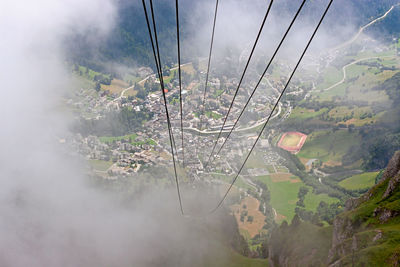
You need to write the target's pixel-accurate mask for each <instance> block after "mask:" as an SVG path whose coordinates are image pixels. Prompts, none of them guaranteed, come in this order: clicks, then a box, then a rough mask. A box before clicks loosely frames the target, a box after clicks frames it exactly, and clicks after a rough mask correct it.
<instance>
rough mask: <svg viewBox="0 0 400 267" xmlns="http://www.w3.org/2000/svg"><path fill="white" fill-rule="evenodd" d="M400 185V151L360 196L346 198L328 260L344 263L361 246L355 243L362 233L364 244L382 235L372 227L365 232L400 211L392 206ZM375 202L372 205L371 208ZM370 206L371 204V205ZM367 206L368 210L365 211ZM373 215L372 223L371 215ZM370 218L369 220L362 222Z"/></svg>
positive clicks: (334, 223) (334, 224) (376, 240)
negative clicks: (379, 179)
mask: <svg viewBox="0 0 400 267" xmlns="http://www.w3.org/2000/svg"><path fill="white" fill-rule="evenodd" d="M399 187H400V151H397V152H396V153H395V154H394V156H393V157H392V159H391V160H390V162H389V164H388V166H387V169H386V171H385V172H384V174H383V177H382V180H381V181H380V182H379V184H377V185H376V186H374V187H373V188H371V189H370V190H369V191H368V192H367V193H365V194H364V195H363V196H361V197H360V198H353V199H349V200H348V201H347V202H346V211H345V212H344V213H343V214H340V215H338V216H337V217H336V218H335V220H334V222H333V236H332V247H331V249H330V250H329V255H328V264H330V266H343V265H346V262H344V261H345V260H346V259H347V260H348V258H349V257H350V255H352V254H353V256H354V254H357V250H360V249H362V248H360V247H358V246H357V241H356V238H357V237H358V236H363V238H364V240H363V243H364V244H363V246H364V248H365V247H368V246H369V245H373V244H376V242H380V241H382V239H384V233H383V232H382V230H380V229H375V234H374V235H372V236H368V234H366V233H367V232H368V231H370V230H371V229H374V227H380V225H382V226H384V224H385V223H387V222H389V221H390V220H391V219H393V218H395V217H397V216H400V211H399V210H396V209H392V207H394V206H396V205H393V204H395V203H396V204H397V201H399V199H398V197H397V195H394V194H395V193H396V192H397V193H398V189H399ZM374 206H376V207H375V209H372V208H373V207H374ZM371 207H372V208H371ZM365 210H367V212H366V211H365ZM371 217H372V218H374V220H375V223H373V224H372V225H370V224H371V222H370V218H371ZM367 220H369V223H367V224H366V223H365V222H366V221H367Z"/></svg>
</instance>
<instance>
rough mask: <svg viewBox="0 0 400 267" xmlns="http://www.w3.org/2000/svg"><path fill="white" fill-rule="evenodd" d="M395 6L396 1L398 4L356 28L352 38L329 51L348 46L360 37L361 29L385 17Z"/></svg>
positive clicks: (399, 4)
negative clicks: (356, 30)
mask: <svg viewBox="0 0 400 267" xmlns="http://www.w3.org/2000/svg"><path fill="white" fill-rule="evenodd" d="M396 6H400V3H398V4H396V5H393V6H392V7H391V8H390V9H389V10H388V11H386V13H385V14H383V15H382V16H380V17H379V18H376V19H374V20H373V21H371V22H370V23H368V24H366V25H364V26H362V27H361V28H360V29H359V30H358V32H357V33H356V35H354V36H353V38H351V39H350V40H348V41H346V42H344V43H343V44H341V45H339V46H337V47H334V48H333V49H331V51H334V50H339V49H342V48H343V47H345V46H348V45H349V44H351V43H353V42H354V41H355V40H357V39H358V37H360V35H361V33H363V31H364V30H365V29H366V28H368V27H369V26H371V25H373V24H375V23H376V22H377V21H380V20H382V19H384V18H386V16H387V15H389V13H390V12H392V10H393V9H394V8H395V7H396Z"/></svg>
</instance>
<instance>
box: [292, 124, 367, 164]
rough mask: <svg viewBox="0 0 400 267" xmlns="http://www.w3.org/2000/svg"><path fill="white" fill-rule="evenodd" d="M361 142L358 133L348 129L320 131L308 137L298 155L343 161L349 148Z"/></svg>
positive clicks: (322, 159) (324, 160) (325, 160)
mask: <svg viewBox="0 0 400 267" xmlns="http://www.w3.org/2000/svg"><path fill="white" fill-rule="evenodd" d="M359 142H360V138H358V134H357V133H354V132H352V133H350V132H349V131H348V130H337V131H336V132H333V131H318V132H313V133H312V134H310V135H309V136H308V137H307V140H306V143H305V144H304V146H303V148H302V149H301V151H300V152H299V153H298V154H297V156H299V157H301V158H307V159H312V158H316V159H319V160H321V161H323V162H327V161H336V162H341V160H342V157H343V155H344V154H346V152H347V151H348V150H349V148H350V147H351V146H353V145H357V144H359Z"/></svg>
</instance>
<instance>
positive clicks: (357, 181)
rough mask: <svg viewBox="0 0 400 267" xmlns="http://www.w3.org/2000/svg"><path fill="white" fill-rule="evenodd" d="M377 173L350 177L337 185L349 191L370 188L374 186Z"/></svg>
mask: <svg viewBox="0 0 400 267" xmlns="http://www.w3.org/2000/svg"><path fill="white" fill-rule="evenodd" d="M378 173H379V172H366V173H362V174H358V175H354V176H351V177H349V178H347V179H345V180H343V181H341V182H340V183H339V185H340V186H341V187H343V188H346V189H349V190H356V189H364V188H370V187H372V186H373V185H374V184H375V177H376V176H377V175H378Z"/></svg>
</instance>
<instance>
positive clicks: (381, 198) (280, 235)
mask: <svg viewBox="0 0 400 267" xmlns="http://www.w3.org/2000/svg"><path fill="white" fill-rule="evenodd" d="M399 184H400V151H397V152H396V153H395V154H394V156H393V157H392V159H391V160H390V162H389V164H388V166H387V168H386V170H385V172H384V174H383V176H382V178H381V180H380V181H379V183H378V184H377V185H375V186H374V187H372V188H371V189H370V190H369V191H368V192H366V193H365V194H364V195H363V196H361V197H360V198H357V199H349V200H348V201H347V202H346V210H345V211H344V212H342V213H340V214H339V215H338V216H336V218H335V220H334V222H333V225H332V226H324V227H319V226H316V225H312V224H310V223H307V222H302V221H300V220H299V219H298V217H295V218H294V219H293V221H292V224H291V225H289V226H288V225H287V224H285V223H283V224H282V225H281V226H280V227H279V228H278V229H275V230H274V231H273V233H272V235H271V239H270V242H269V259H270V263H271V265H272V266H335V267H336V266H400V185H399ZM329 247H330V248H329Z"/></svg>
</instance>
